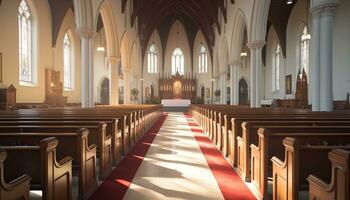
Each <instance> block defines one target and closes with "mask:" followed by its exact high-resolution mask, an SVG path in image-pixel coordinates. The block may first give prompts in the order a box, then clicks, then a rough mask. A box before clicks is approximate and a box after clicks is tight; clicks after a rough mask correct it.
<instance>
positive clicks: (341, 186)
mask: <svg viewBox="0 0 350 200" xmlns="http://www.w3.org/2000/svg"><path fill="white" fill-rule="evenodd" d="M328 158H329V160H330V161H331V163H332V170H331V176H332V178H331V181H330V183H329V184H328V183H326V182H324V181H323V180H321V179H319V178H318V177H317V176H315V175H310V176H309V177H308V178H307V180H308V181H309V183H310V188H309V195H310V199H318V200H328V199H333V200H348V199H350V183H349V182H350V173H349V166H350V151H344V150H340V149H336V150H333V151H332V152H330V153H329V155H328Z"/></svg>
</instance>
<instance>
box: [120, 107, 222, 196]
mask: <svg viewBox="0 0 350 200" xmlns="http://www.w3.org/2000/svg"><path fill="white" fill-rule="evenodd" d="M135 199H152V200H154V199H191V200H196V199H198V200H203V199H208V200H209V199H213V200H214V199H215V200H220V199H224V197H223V196H222V194H221V191H220V188H219V187H218V184H217V182H216V180H215V178H214V176H213V174H212V172H211V170H210V168H209V166H208V164H207V161H206V159H205V157H204V155H203V154H202V152H201V150H200V147H199V145H198V142H197V141H196V139H195V137H194V135H193V133H192V131H191V128H190V127H189V126H188V122H187V119H186V118H185V117H184V115H183V114H182V113H170V114H169V115H168V117H167V119H166V120H165V122H164V124H163V126H162V128H161V129H160V131H159V133H158V135H157V136H156V138H155V139H154V141H153V143H152V146H151V147H150V149H149V150H148V152H147V154H146V156H145V158H144V160H143V162H142V164H141V165H140V167H139V169H138V171H137V173H136V175H135V177H134V179H133V181H132V183H131V185H130V187H129V189H128V190H127V192H126V194H125V196H124V200H135Z"/></svg>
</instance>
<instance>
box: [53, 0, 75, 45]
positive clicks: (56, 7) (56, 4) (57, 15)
mask: <svg viewBox="0 0 350 200" xmlns="http://www.w3.org/2000/svg"><path fill="white" fill-rule="evenodd" d="M49 3H50V8H51V13H52V46H56V40H57V35H58V33H59V31H60V28H61V24H62V22H63V19H64V16H65V15H66V13H67V11H68V10H69V8H71V9H72V10H73V9H74V6H73V0H49Z"/></svg>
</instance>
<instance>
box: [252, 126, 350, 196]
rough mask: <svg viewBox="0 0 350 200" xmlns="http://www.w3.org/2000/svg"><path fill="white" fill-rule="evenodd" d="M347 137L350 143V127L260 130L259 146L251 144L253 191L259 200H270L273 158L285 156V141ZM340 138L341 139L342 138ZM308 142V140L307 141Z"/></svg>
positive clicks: (281, 127) (286, 127) (270, 128)
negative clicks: (269, 190) (269, 182)
mask: <svg viewBox="0 0 350 200" xmlns="http://www.w3.org/2000/svg"><path fill="white" fill-rule="evenodd" d="M338 135H340V136H344V135H345V136H346V137H345V138H346V139H348V140H347V141H350V127H348V126H347V127H337V126H333V127H332V126H327V127H307V126H306V127H302V126H299V127H294V126H292V127H291V126H285V127H283V126H280V127H265V128H260V129H259V130H258V136H259V137H258V144H257V145H255V144H254V143H252V144H251V146H250V148H251V182H252V188H253V191H254V192H255V193H256V195H257V196H258V197H259V199H268V187H267V185H268V176H269V169H271V166H272V163H271V162H270V159H271V158H272V157H273V156H277V157H282V156H283V154H284V147H283V139H284V138H285V137H295V138H298V139H304V138H310V137H312V138H318V139H322V141H333V140H332V138H336V139H338V140H339V138H338V137H336V136H338ZM340 136H339V137H340ZM305 140H306V139H305Z"/></svg>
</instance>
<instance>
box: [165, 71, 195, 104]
mask: <svg viewBox="0 0 350 200" xmlns="http://www.w3.org/2000/svg"><path fill="white" fill-rule="evenodd" d="M196 88H197V87H196V79H195V78H194V77H192V76H183V75H180V74H179V73H177V74H175V75H171V76H166V77H163V78H160V79H159V97H160V98H161V99H191V100H194V99H195V98H196V94H197V93H196Z"/></svg>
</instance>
